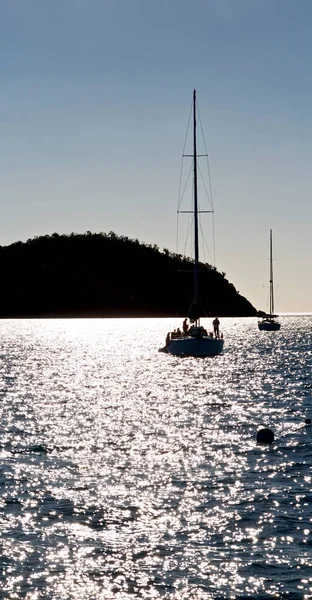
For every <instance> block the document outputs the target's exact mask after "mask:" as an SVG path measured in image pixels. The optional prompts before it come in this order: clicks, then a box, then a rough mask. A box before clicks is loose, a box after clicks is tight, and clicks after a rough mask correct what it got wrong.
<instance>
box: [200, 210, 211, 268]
mask: <svg viewBox="0 0 312 600" xmlns="http://www.w3.org/2000/svg"><path fill="white" fill-rule="evenodd" d="M199 226H200V232H201V243H202V249H203V257H205V249H206V252H207V254H208V256H209V259H210V260H211V262H212V256H211V252H210V250H209V246H208V244H207V240H206V238H205V235H204V232H203V227H202V223H201V221H200V223H199ZM204 260H205V258H204ZM201 262H203V261H201ZM210 264H211V263H210Z"/></svg>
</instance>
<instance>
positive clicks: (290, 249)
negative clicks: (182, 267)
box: [0, 0, 312, 312]
mask: <svg viewBox="0 0 312 600" xmlns="http://www.w3.org/2000/svg"><path fill="white" fill-rule="evenodd" d="M311 29H312V3H311V2H310V0H298V1H297V2H294V1H293V0H192V2H189V1H188V0H158V1H157V2H155V1H152V0H2V1H1V3H0V75H1V94H0V126H1V145H0V159H1V160H0V182H1V213H0V214H1V218H0V243H1V244H2V245H6V244H9V243H11V242H14V241H17V240H22V241H24V240H26V239H28V238H30V237H33V236H35V235H41V234H46V233H53V232H54V231H57V232H59V233H70V232H72V231H75V232H85V231H87V230H91V231H94V232H95V231H105V232H108V231H111V230H112V231H115V232H116V233H117V234H121V235H127V236H129V237H133V238H138V239H139V240H141V241H143V242H148V243H155V244H157V245H159V247H160V248H162V247H166V248H169V249H171V250H174V251H175V250H176V209H177V196H178V185H179V174H180V160H181V153H182V149H183V143H184V136H185V130H186V124H187V118H188V112H189V107H190V103H191V97H192V90H193V88H194V87H195V88H196V89H197V94H198V103H199V108H200V114H201V120H202V122H203V126H204V130H205V138H206V144H207V147H208V152H209V157H210V170H211V179H212V188H213V197H214V207H215V231H216V265H217V268H218V269H219V270H221V271H224V272H225V273H226V275H227V277H228V279H229V280H230V281H231V282H233V283H234V285H235V286H236V288H237V289H238V290H239V291H240V292H241V293H242V294H243V295H245V296H247V297H248V299H249V300H250V301H251V302H252V303H253V304H254V305H255V306H256V307H257V308H265V307H266V303H267V297H268V290H267V288H265V287H263V284H264V283H266V278H267V273H268V264H267V261H266V260H265V259H266V258H267V254H268V241H269V229H270V228H272V229H273V235H274V254H275V258H276V261H275V263H274V266H275V279H276V282H277V284H278V288H277V289H276V305H277V306H276V307H277V309H278V310H279V311H285V312H286V311H312V282H311V277H310V273H311V266H310V265H311V255H312V236H311V223H312V218H311V217H312V208H311V198H310V195H311V193H310V190H311V166H310V165H311V160H312V118H311V106H312V79H311V54H312V41H311ZM207 232H209V226H207ZM206 258H207V260H208V257H206Z"/></svg>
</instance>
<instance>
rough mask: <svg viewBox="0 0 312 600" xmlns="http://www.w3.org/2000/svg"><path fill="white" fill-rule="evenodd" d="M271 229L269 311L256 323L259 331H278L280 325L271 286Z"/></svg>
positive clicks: (272, 286)
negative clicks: (275, 311)
mask: <svg viewBox="0 0 312 600" xmlns="http://www.w3.org/2000/svg"><path fill="white" fill-rule="evenodd" d="M272 254H273V253H272V229H270V280H269V284H270V309H269V314H267V315H264V316H263V317H262V320H261V321H259V322H258V327H259V329H260V331H279V329H280V328H281V324H280V323H279V322H278V321H277V320H276V319H277V315H275V314H274V285H273V257H272Z"/></svg>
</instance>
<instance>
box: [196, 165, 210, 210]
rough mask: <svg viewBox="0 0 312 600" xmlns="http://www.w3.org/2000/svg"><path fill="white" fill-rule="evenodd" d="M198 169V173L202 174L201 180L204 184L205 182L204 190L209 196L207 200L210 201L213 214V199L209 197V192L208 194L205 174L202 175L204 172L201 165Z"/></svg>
mask: <svg viewBox="0 0 312 600" xmlns="http://www.w3.org/2000/svg"><path fill="white" fill-rule="evenodd" d="M197 169H198V171H199V174H200V177H201V180H202V182H203V186H204V188H205V192H206V194H207V198H208V200H209V204H210V206H211V211H212V212H213V206H212V199H211V198H210V196H209V192H208V190H207V186H206V182H205V180H204V177H203V174H202V171H201V168H200V166H199V164H198V165H197Z"/></svg>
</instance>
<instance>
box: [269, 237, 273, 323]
mask: <svg viewBox="0 0 312 600" xmlns="http://www.w3.org/2000/svg"><path fill="white" fill-rule="evenodd" d="M273 315H274V296H273V259H272V229H270V316H271V317H272V316H273Z"/></svg>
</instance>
